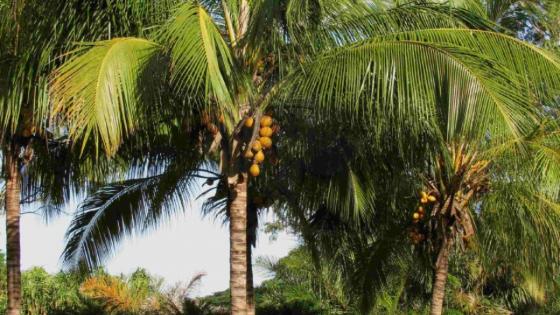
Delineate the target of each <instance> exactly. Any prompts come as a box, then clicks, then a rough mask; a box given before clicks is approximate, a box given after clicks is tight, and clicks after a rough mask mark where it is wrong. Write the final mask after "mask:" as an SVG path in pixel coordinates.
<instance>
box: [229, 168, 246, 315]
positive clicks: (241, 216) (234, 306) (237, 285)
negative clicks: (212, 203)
mask: <svg viewBox="0 0 560 315" xmlns="http://www.w3.org/2000/svg"><path fill="white" fill-rule="evenodd" d="M236 177H237V178H235V179H232V180H231V181H230V183H232V182H233V183H234V184H233V185H232V187H231V188H230V189H231V190H230V196H231V197H230V198H231V200H230V209H229V211H230V290H231V314H232V315H246V314H247V174H246V173H240V174H239V176H236Z"/></svg>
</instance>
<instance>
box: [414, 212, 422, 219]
mask: <svg viewBox="0 0 560 315" xmlns="http://www.w3.org/2000/svg"><path fill="white" fill-rule="evenodd" d="M412 218H413V219H414V220H418V219H420V213H418V212H414V214H413V215H412Z"/></svg>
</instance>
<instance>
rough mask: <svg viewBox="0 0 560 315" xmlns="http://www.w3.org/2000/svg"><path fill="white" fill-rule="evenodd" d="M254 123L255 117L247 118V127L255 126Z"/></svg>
mask: <svg viewBox="0 0 560 315" xmlns="http://www.w3.org/2000/svg"><path fill="white" fill-rule="evenodd" d="M253 124H255V119H254V118H253V117H249V118H247V119H245V127H247V128H251V127H253Z"/></svg>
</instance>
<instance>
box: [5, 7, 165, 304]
mask: <svg viewBox="0 0 560 315" xmlns="http://www.w3.org/2000/svg"><path fill="white" fill-rule="evenodd" d="M164 4H165V5H169V4H170V2H169V1H165V2H162V5H161V6H160V8H162V7H163V6H164ZM138 7H139V6H138V3H136V4H135V5H134V4H132V5H131V6H130V7H127V8H126V10H128V11H127V12H126V13H128V14H129V17H128V18H127V21H125V22H122V23H121V21H120V20H119V18H118V17H119V16H122V15H123V13H124V12H123V8H122V7H121V6H118V5H116V4H114V3H113V4H112V3H111V2H106V3H103V4H100V3H96V1H66V2H60V1H41V2H36V1H32V2H29V1H19V0H18V1H7V0H2V1H0V20H1V22H0V42H1V43H0V69H2V72H3V76H2V78H1V79H0V108H1V112H2V115H0V116H1V117H0V147H1V150H2V158H3V163H2V164H3V173H2V176H3V180H4V181H5V191H6V193H5V196H6V198H5V207H4V208H5V213H6V230H7V233H6V235H7V253H6V257H7V265H8V268H7V274H8V311H7V313H8V314H10V315H11V314H19V313H20V308H21V275H20V251H21V248H20V241H19V240H20V232H19V229H20V215H21V211H20V205H21V204H22V203H28V202H29V201H32V200H36V199H39V200H42V201H43V202H44V203H51V202H53V203H54V204H57V203H58V204H60V201H61V199H60V197H62V196H68V193H69V191H68V190H65V193H64V194H62V195H61V193H62V191H63V190H59V188H62V187H63V186H60V185H59V186H57V185H54V184H63V182H64V181H65V180H67V179H68V178H69V176H64V175H61V174H65V175H70V174H72V172H70V170H62V171H63V173H60V172H58V173H57V174H56V175H55V174H54V172H50V171H51V170H53V169H42V170H40V169H39V168H38V166H37V167H32V164H33V163H34V160H35V158H34V157H35V156H37V155H41V154H42V153H48V154H50V153H52V151H51V150H52V149H53V147H52V146H56V147H57V149H55V150H54V151H57V152H58V153H60V152H59V150H58V149H60V146H59V145H60V142H58V141H54V140H55V138H57V137H58V135H59V134H60V133H59V132H57V131H55V130H52V129H50V124H49V121H48V117H47V116H46V115H45V114H46V113H47V109H48V99H47V97H46V96H47V93H46V92H47V81H48V74H49V73H50V72H51V70H52V69H53V68H54V67H56V65H57V64H58V63H59V61H57V59H56V58H57V57H59V56H60V55H61V54H62V53H63V52H64V51H67V50H68V47H69V46H68V45H69V44H71V42H73V41H77V40H86V39H89V40H99V39H102V38H104V37H105V36H109V37H110V36H111V35H110V34H111V32H113V34H115V33H116V34H120V33H119V32H120V31H124V30H126V33H131V32H136V33H138V34H141V32H139V31H138V30H139V26H140V25H142V23H144V22H145V23H149V24H150V25H151V24H153V23H155V22H156V21H157V18H153V17H154V16H158V14H161V13H162V10H161V9H158V10H153V11H148V12H146V11H138V10H135V9H137V8H138ZM144 8H146V7H145V6H144ZM163 12H168V7H166V9H165V10H164V11H163ZM61 16H64V17H65V20H64V21H62V20H61V19H60V17H61ZM159 17H160V18H161V15H159ZM115 22H116V23H117V24H118V25H119V26H118V27H113V30H111V23H115ZM115 29H116V31H115ZM106 34H109V35H106ZM58 157H60V156H58ZM51 158H52V156H51ZM52 162H53V160H52V159H51V160H50V162H48V161H47V160H46V161H44V163H43V162H41V163H42V165H43V166H45V165H47V164H50V166H52V165H53V163H52ZM57 162H58V165H57V166H58V167H57V168H55V170H58V171H61V169H60V166H62V165H63V164H62V163H61V162H62V161H61V160H59V161H57ZM64 165H66V164H64ZM90 170H91V168H90ZM45 171H46V172H45ZM49 172H50V174H49ZM33 174H34V175H33ZM72 176H73V175H72ZM72 176H70V177H72ZM65 183H66V184H67V183H68V182H67V181H66V182H65ZM75 187H76V186H75ZM66 188H69V186H66ZM56 190H58V191H57V192H56V194H57V195H52V194H51V195H49V194H50V193H55V191H56ZM45 209H52V208H48V207H47V208H45Z"/></svg>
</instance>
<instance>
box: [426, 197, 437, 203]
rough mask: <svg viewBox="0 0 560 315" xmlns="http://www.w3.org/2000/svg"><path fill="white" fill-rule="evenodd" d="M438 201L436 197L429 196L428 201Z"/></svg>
mask: <svg viewBox="0 0 560 315" xmlns="http://www.w3.org/2000/svg"><path fill="white" fill-rule="evenodd" d="M436 200H437V199H436V197H435V196H428V201H429V202H435V201H436Z"/></svg>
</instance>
